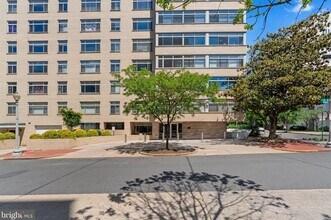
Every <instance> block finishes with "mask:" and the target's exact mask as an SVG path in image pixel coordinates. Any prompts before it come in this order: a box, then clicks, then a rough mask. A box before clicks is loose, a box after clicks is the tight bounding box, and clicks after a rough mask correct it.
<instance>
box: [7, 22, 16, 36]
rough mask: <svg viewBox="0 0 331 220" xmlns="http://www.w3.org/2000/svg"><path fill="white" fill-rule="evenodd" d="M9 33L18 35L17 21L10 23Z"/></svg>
mask: <svg viewBox="0 0 331 220" xmlns="http://www.w3.org/2000/svg"><path fill="white" fill-rule="evenodd" d="M7 23H8V33H10V34H15V33H17V21H8V22H7Z"/></svg>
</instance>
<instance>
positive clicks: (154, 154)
mask: <svg viewBox="0 0 331 220" xmlns="http://www.w3.org/2000/svg"><path fill="white" fill-rule="evenodd" d="M195 152H196V151H190V152H182V153H168V154H156V153H148V152H139V153H140V154H141V155H144V156H154V157H165V156H185V155H190V154H193V153H195Z"/></svg>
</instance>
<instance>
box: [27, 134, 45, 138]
mask: <svg viewBox="0 0 331 220" xmlns="http://www.w3.org/2000/svg"><path fill="white" fill-rule="evenodd" d="M30 139H43V136H42V135H41V134H31V135H30Z"/></svg>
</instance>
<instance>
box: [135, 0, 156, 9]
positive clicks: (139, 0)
mask: <svg viewBox="0 0 331 220" xmlns="http://www.w3.org/2000/svg"><path fill="white" fill-rule="evenodd" d="M152 9H153V0H133V10H152Z"/></svg>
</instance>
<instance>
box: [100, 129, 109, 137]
mask: <svg viewBox="0 0 331 220" xmlns="http://www.w3.org/2000/svg"><path fill="white" fill-rule="evenodd" d="M101 136H111V133H110V131H108V130H104V131H102V132H101Z"/></svg>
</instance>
